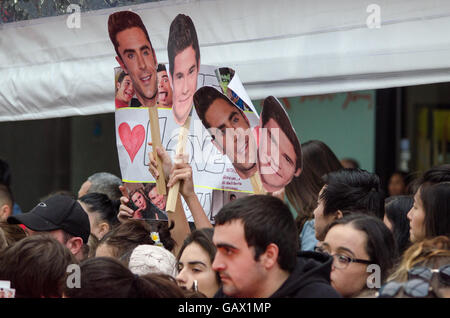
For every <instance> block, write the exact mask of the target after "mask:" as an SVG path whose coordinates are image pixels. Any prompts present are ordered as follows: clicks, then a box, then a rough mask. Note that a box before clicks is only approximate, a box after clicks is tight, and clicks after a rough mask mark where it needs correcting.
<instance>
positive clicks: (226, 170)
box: [115, 65, 259, 220]
mask: <svg viewBox="0 0 450 318" xmlns="http://www.w3.org/2000/svg"><path fill="white" fill-rule="evenodd" d="M216 69H217V67H216V66H208V65H201V66H200V70H199V73H198V78H197V82H198V87H203V86H209V87H212V88H213V89H215V90H217V92H219V93H220V91H221V88H220V85H219V82H218V79H217V76H216ZM243 113H244V116H245V117H246V118H247V120H248V122H249V126H250V127H251V129H254V128H255V127H256V126H257V125H258V123H259V119H258V117H257V116H256V114H255V113H253V112H251V111H244V112H243ZM115 116H116V124H115V125H116V142H117V150H118V155H119V163H120V170H121V175H122V180H123V181H124V182H126V183H128V184H136V187H140V188H142V187H143V186H142V184H141V183H144V184H147V183H154V182H155V180H154V178H153V177H152V176H151V174H150V172H149V170H148V165H149V158H148V153H149V152H151V151H153V147H152V145H148V143H149V142H150V143H151V141H152V140H151V139H152V136H151V134H150V124H149V118H148V111H147V108H146V107H127V108H120V109H116V112H115ZM158 116H159V118H158V121H159V127H160V136H161V143H162V146H163V147H164V148H165V149H166V150H167V152H168V153H169V154H170V156H171V157H172V159H173V158H174V157H175V153H176V148H177V145H178V138H179V130H180V126H179V125H178V124H177V123H176V122H175V120H174V118H173V113H172V109H170V108H166V107H159V108H158ZM191 123H192V124H191V125H190V128H189V130H188V134H187V139H186V141H187V142H186V149H185V153H187V154H189V163H190V165H191V166H192V170H193V180H194V184H195V192H196V194H197V196H198V197H199V200H200V203H201V204H202V206H203V208H204V210H205V212H206V213H207V214H208V216H210V217H211V216H212V214H211V212H212V210H211V208H212V202H213V200H214V198H213V195H212V192H213V190H218V191H227V192H228V191H233V192H237V193H241V195H242V194H250V193H253V192H254V191H253V187H252V183H251V181H250V180H249V179H242V178H241V177H240V176H239V174H238V173H237V172H236V170H235V168H234V166H233V163H232V162H231V161H230V159H229V158H228V157H227V156H226V155H223V154H222V153H221V152H220V151H219V149H218V148H217V147H216V146H215V145H214V144H213V143H212V142H211V139H212V137H211V135H210V133H209V132H208V131H207V130H206V129H205V127H204V126H203V124H202V121H201V120H200V119H199V117H198V115H197V113H196V111H195V108H193V112H192V120H191ZM124 124H127V125H128V127H129V129H128V128H127V129H126V131H127V132H128V133H127V134H128V135H131V136H137V141H136V142H135V143H133V142H132V141H128V142H129V143H130V145H128V144H127V143H126V142H124V141H123V140H127V139H126V138H123V137H121V134H120V131H121V130H120V127H126V126H121V125H124ZM141 126H142V127H144V129H145V140H144V141H143V142H142V143H141V142H140V138H141V137H139V134H140V132H139V131H141V130H142V128H135V127H141ZM122 129H123V130H124V131H125V129H124V128H122ZM133 129H135V132H134V133H133ZM122 134H123V133H122ZM130 138H131V137H130ZM122 139H123V140H122ZM126 144H127V146H126ZM155 205H156V204H155ZM183 206H184V208H185V211H187V213H186V214H187V216H188V220H192V219H190V218H189V217H190V213H189V210H188V208H187V206H186V205H185V203H184V202H183ZM161 210H164V209H161Z"/></svg>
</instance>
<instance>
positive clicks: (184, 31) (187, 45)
mask: <svg viewBox="0 0 450 318" xmlns="http://www.w3.org/2000/svg"><path fill="white" fill-rule="evenodd" d="M167 54H168V56H169V72H170V79H171V83H172V90H173V106H172V111H173V116H174V118H175V122H176V123H177V124H178V125H183V124H184V122H185V121H186V119H187V118H188V116H189V114H190V113H191V110H192V99H193V96H194V93H195V91H196V90H197V77H198V72H199V69H200V47H199V45H198V39H197V32H196V31H195V27H194V23H193V22H192V20H191V18H190V17H188V16H186V15H184V14H179V15H177V16H176V17H175V19H174V20H173V21H172V23H171V25H170V31H169V41H168V44H167Z"/></svg>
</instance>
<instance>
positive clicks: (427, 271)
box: [408, 264, 450, 286]
mask: <svg viewBox="0 0 450 318" xmlns="http://www.w3.org/2000/svg"><path fill="white" fill-rule="evenodd" d="M434 273H438V277H439V281H440V282H441V283H442V284H445V285H449V286H450V264H447V265H443V266H441V267H440V268H438V269H431V268H428V267H413V268H411V269H410V270H409V271H408V279H414V278H420V279H422V280H425V281H427V282H430V280H431V278H432V277H433V274H434Z"/></svg>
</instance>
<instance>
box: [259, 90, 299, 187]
mask: <svg viewBox="0 0 450 318" xmlns="http://www.w3.org/2000/svg"><path fill="white" fill-rule="evenodd" d="M258 171H259V173H260V175H261V181H262V184H263V187H264V189H265V190H266V191H267V192H275V191H279V190H281V189H282V188H284V187H285V186H286V185H288V184H289V183H290V182H291V180H292V178H294V176H299V175H300V173H301V171H302V150H301V146H300V142H299V140H298V137H297V134H296V132H295V130H294V128H293V127H292V124H291V121H290V120H289V116H288V114H287V113H286V111H285V110H284V108H283V106H282V105H281V104H280V102H279V101H278V100H277V99H276V98H275V97H273V96H269V97H267V98H266V99H265V100H264V102H263V108H262V112H261V117H260V132H259V146H258Z"/></svg>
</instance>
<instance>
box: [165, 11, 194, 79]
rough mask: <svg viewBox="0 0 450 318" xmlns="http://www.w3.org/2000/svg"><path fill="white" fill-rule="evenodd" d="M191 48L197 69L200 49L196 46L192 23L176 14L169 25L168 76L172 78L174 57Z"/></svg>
mask: <svg viewBox="0 0 450 318" xmlns="http://www.w3.org/2000/svg"><path fill="white" fill-rule="evenodd" d="M190 46H192V48H193V49H194V51H195V61H196V62H197V68H198V67H200V65H199V62H200V47H199V45H198V38H197V31H195V26H194V22H192V19H191V18H190V17H189V16H187V15H184V14H178V15H177V16H176V17H175V19H174V20H173V21H172V23H171V24H170V30H169V41H168V43H167V55H168V56H169V70H170V74H171V75H170V76H171V77H173V75H174V74H173V69H174V64H175V57H176V56H177V54H178V53H180V52H182V51H183V50H185V49H186V48H188V47H190Z"/></svg>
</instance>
